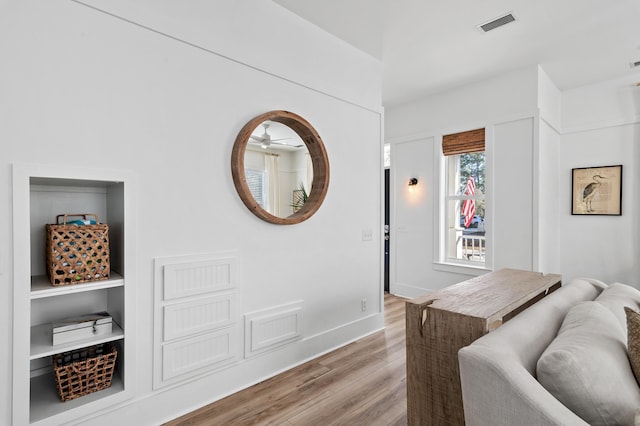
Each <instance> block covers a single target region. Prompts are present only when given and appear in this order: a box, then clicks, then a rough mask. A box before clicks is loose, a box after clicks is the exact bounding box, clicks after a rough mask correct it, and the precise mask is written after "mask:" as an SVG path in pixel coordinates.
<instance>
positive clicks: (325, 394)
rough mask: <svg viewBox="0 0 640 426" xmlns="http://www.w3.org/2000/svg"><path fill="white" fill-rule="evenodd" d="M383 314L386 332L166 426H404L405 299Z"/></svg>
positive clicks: (393, 300)
mask: <svg viewBox="0 0 640 426" xmlns="http://www.w3.org/2000/svg"><path fill="white" fill-rule="evenodd" d="M384 309H385V329H384V330H382V331H379V332H377V333H374V334H372V335H370V336H367V337H364V338H362V339H359V340H357V341H355V342H353V343H351V344H349V345H346V346H344V347H342V348H339V349H337V350H335V351H332V352H330V353H328V354H325V355H323V356H320V357H318V358H316V359H314V360H311V361H309V362H307V363H305V364H302V365H300V366H298V367H295V368H292V369H291V370H288V371H286V372H284V373H282V374H279V375H277V376H274V377H272V378H270V379H268V380H265V381H263V382H261V383H258V384H256V385H254V386H251V387H250V388H247V389H245V390H243V391H240V392H238V393H235V394H233V395H230V396H228V397H226V398H224V399H221V400H220V401H217V402H214V403H212V404H210V405H207V406H205V407H202V408H200V409H199V410H196V411H194V412H192V413H189V414H186V415H184V416H182V417H180V418H178V419H175V420H173V421H171V422H169V423H167V424H166V425H167V426H214V425H216V426H218V425H243V426H244V425H261V426H262V425H289V426H298V425H300V426H303V425H304V426H306V425H394V426H404V425H406V424H407V397H406V346H405V299H402V298H399V297H395V296H392V295H389V294H385V298H384Z"/></svg>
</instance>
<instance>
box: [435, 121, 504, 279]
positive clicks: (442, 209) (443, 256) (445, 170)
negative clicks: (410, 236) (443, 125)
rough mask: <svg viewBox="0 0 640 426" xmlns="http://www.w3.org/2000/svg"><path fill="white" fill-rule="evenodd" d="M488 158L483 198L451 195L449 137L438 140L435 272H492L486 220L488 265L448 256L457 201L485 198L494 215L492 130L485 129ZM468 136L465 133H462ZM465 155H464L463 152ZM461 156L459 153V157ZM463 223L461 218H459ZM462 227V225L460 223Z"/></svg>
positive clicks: (486, 259)
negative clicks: (451, 215)
mask: <svg viewBox="0 0 640 426" xmlns="http://www.w3.org/2000/svg"><path fill="white" fill-rule="evenodd" d="M484 130H485V134H484V136H485V137H484V139H485V140H484V150H483V152H484V155H485V192H484V194H482V195H480V194H478V193H476V195H475V196H473V197H470V196H465V195H457V196H456V195H453V196H449V192H448V185H449V176H448V174H449V165H448V161H449V159H448V156H445V155H444V154H443V151H442V142H443V140H444V139H445V138H446V137H447V136H446V135H444V134H442V135H441V136H440V137H439V138H436V143H434V146H433V149H434V157H433V158H434V166H435V167H434V180H435V181H436V182H438V183H439V184H438V185H437V186H436V188H435V189H436V200H437V211H436V212H437V214H436V217H435V218H434V227H435V229H434V236H435V237H436V238H435V241H434V260H433V268H434V269H435V270H439V271H443V272H452V273H459V274H464V275H472V276H473V275H476V276H477V275H481V274H483V273H485V272H487V271H490V270H491V254H490V240H491V234H490V232H489V231H490V223H489V222H490V221H485V259H484V262H478V261H466V260H464V259H457V258H451V257H449V256H448V255H447V245H446V239H447V236H448V230H449V228H448V225H449V223H448V222H449V220H450V219H448V204H449V203H450V202H452V200H455V201H457V202H460V203H461V202H462V201H463V200H464V199H467V198H469V199H470V198H474V199H481V198H483V199H484V203H485V215H487V214H488V215H489V216H490V210H491V209H490V194H488V192H490V179H489V176H488V174H489V173H490V164H491V161H490V143H488V142H487V140H488V139H489V138H488V137H487V136H488V133H490V132H491V131H490V130H489V129H487V128H485V129H484ZM461 133H465V132H461ZM462 153H464V152H462ZM456 155H459V154H456ZM458 221H459V218H458ZM457 226H458V227H459V222H458V223H457Z"/></svg>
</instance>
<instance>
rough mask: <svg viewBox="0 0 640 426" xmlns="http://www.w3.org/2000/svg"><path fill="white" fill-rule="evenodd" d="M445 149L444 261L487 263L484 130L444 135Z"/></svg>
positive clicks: (477, 264) (442, 257) (479, 264)
mask: <svg viewBox="0 0 640 426" xmlns="http://www.w3.org/2000/svg"><path fill="white" fill-rule="evenodd" d="M442 152H443V155H444V156H445V165H444V170H445V197H444V203H445V206H444V209H443V211H444V214H445V218H444V228H445V229H444V232H443V233H442V236H443V239H444V241H443V244H442V245H441V247H443V249H444V253H443V255H441V260H442V261H445V262H450V263H459V264H468V265H474V266H484V263H485V254H486V240H485V182H486V180H485V154H484V129H478V130H472V131H469V132H463V133H456V134H454V135H446V136H444V137H443V139H442Z"/></svg>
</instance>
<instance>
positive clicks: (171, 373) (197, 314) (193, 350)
mask: <svg viewBox="0 0 640 426" xmlns="http://www.w3.org/2000/svg"><path fill="white" fill-rule="evenodd" d="M232 254H233V255H231V256H230V254H229V253H227V252H224V253H222V254H219V255H217V254H212V255H196V256H182V257H174V258H160V259H156V261H155V287H156V299H155V334H154V337H155V344H154V388H159V387H162V386H166V385H169V384H173V383H176V382H179V381H182V380H186V379H188V378H191V377H194V376H196V375H201V374H204V373H206V372H208V371H212V370H216V369H218V368H221V367H224V366H225V365H228V364H230V363H233V362H234V361H237V360H238V359H240V357H241V356H242V337H241V332H242V327H241V324H240V322H239V318H238V312H239V303H238V294H237V292H238V289H237V278H236V276H237V266H236V256H235V252H234V253H232Z"/></svg>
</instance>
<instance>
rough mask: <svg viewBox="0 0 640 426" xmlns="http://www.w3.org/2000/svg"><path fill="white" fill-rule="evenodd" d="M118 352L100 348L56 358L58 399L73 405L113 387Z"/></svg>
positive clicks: (54, 357)
mask: <svg viewBox="0 0 640 426" xmlns="http://www.w3.org/2000/svg"><path fill="white" fill-rule="evenodd" d="M117 356H118V351H117V350H116V347H115V346H113V345H111V344H100V345H95V346H90V347H87V348H83V349H76V350H74V351H70V352H64V353H61V354H57V355H53V356H52V360H53V370H54V373H55V376H56V385H57V387H58V396H60V399H61V400H62V401H70V400H72V399H76V398H79V397H81V396H85V395H88V394H90V393H92V392H97V391H99V390H103V389H107V388H108V387H110V386H111V379H112V378H113V370H114V368H115V365H116V357H117Z"/></svg>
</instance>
